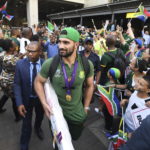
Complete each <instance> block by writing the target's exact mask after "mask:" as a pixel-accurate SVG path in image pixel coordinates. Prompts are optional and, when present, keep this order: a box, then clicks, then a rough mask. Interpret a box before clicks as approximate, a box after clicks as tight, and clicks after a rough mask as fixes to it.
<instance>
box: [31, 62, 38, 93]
mask: <svg viewBox="0 0 150 150" xmlns="http://www.w3.org/2000/svg"><path fill="white" fill-rule="evenodd" d="M32 64H33V70H32V95H33V96H35V95H36V93H35V90H34V80H35V77H36V75H37V70H36V63H32Z"/></svg>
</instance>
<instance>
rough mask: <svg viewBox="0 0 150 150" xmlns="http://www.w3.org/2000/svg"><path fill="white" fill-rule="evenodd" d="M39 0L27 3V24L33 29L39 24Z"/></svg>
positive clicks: (31, 0)
mask: <svg viewBox="0 0 150 150" xmlns="http://www.w3.org/2000/svg"><path fill="white" fill-rule="evenodd" d="M38 14H39V13H38V0H28V1H27V22H28V26H29V27H32V26H33V25H34V24H35V25H37V24H38V19H39V17H38Z"/></svg>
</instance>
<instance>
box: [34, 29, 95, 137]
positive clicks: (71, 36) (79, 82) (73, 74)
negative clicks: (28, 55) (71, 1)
mask: <svg viewBox="0 0 150 150" xmlns="http://www.w3.org/2000/svg"><path fill="white" fill-rule="evenodd" d="M79 38H80V35H79V32H78V31H77V30H75V29H74V28H71V27H68V28H64V29H63V30H62V31H61V33H60V36H59V42H58V47H59V57H60V62H59V65H58V66H57V70H56V73H55V74H54V76H53V78H52V82H51V83H52V86H53V88H54V90H55V92H56V95H57V96H58V101H59V103H60V106H61V107H62V110H63V114H64V117H65V119H66V121H67V123H68V126H69V131H70V133H71V136H72V139H73V140H77V139H78V138H79V137H80V135H81V132H82V130H83V123H84V121H85V119H86V116H87V112H88V110H89V105H90V102H91V97H92V94H93V74H94V71H93V65H92V63H91V62H90V61H89V66H90V71H89V73H88V75H85V71H84V68H83V64H82V60H81V56H80V55H78V54H77V48H78V46H79ZM52 60H53V58H50V59H47V60H46V61H45V63H44V64H43V65H42V69H41V72H40V74H38V76H37V77H36V79H35V90H36V93H37V94H38V96H39V98H40V100H41V103H42V105H43V108H44V111H45V114H46V116H47V117H48V118H50V115H51V113H52V112H51V109H50V107H49V105H48V104H47V102H46V98H45V92H44V83H45V82H46V80H47V78H48V77H49V68H50V65H51V63H52ZM64 74H65V75H64ZM84 81H85V82H84ZM68 83H69V85H71V86H69V87H68V86H67V85H68ZM83 83H85V84H86V86H85V93H84V103H82V96H83V89H82V88H83Z"/></svg>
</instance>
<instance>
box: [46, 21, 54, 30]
mask: <svg viewBox="0 0 150 150" xmlns="http://www.w3.org/2000/svg"><path fill="white" fill-rule="evenodd" d="M47 28H48V30H49V31H53V30H54V25H53V24H52V23H51V22H49V21H48V26H47Z"/></svg>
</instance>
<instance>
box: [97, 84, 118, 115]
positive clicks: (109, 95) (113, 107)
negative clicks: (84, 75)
mask: <svg viewBox="0 0 150 150" xmlns="http://www.w3.org/2000/svg"><path fill="white" fill-rule="evenodd" d="M97 88H98V91H99V93H100V95H101V98H102V100H103V101H104V103H105V104H106V107H107V109H108V112H109V114H110V115H111V116H115V115H118V114H120V112H121V108H120V102H119V99H118V97H117V95H116V93H115V89H114V88H112V87H103V86H101V85H97Z"/></svg>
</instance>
